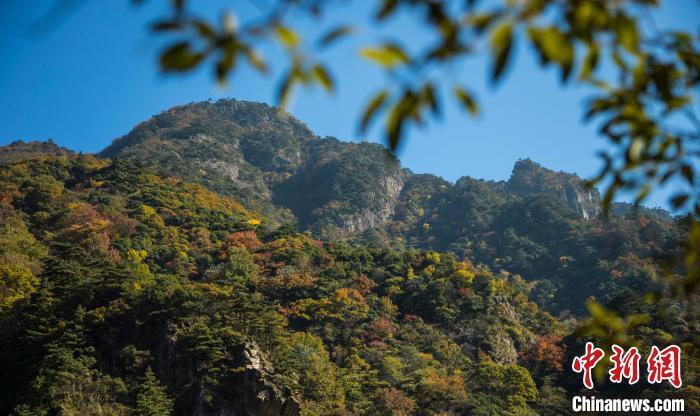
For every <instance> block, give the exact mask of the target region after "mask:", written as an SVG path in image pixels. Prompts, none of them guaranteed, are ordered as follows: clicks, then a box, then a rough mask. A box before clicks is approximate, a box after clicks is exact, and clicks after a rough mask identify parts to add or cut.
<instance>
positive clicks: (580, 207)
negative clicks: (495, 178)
mask: <svg viewBox="0 0 700 416" xmlns="http://www.w3.org/2000/svg"><path fill="white" fill-rule="evenodd" d="M506 186H507V189H508V190H510V191H511V192H513V193H515V194H517V195H519V196H523V197H524V196H530V195H535V194H547V195H551V196H554V197H555V198H557V199H559V200H560V201H561V202H563V203H564V205H566V206H567V207H569V208H570V209H571V210H573V211H574V212H576V214H577V215H579V216H580V217H581V218H583V219H584V220H590V219H592V218H594V217H596V216H597V215H598V213H599V212H600V194H599V193H598V190H596V189H594V188H589V187H588V186H586V183H585V182H584V180H583V179H581V178H580V177H578V176H576V175H574V174H571V173H565V172H555V171H553V170H550V169H546V168H544V167H542V165H540V164H538V163H536V162H533V161H532V160H530V159H522V160H518V161H517V162H516V163H515V166H513V173H512V174H511V177H510V179H509V180H508V182H507V185H506Z"/></svg>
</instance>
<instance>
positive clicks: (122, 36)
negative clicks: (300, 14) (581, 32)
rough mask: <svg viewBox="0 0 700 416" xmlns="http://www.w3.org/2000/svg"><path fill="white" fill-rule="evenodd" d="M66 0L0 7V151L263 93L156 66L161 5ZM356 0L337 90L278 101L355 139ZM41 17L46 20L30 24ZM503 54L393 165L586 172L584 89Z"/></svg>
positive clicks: (358, 95) (362, 23)
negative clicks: (471, 103)
mask: <svg viewBox="0 0 700 416" xmlns="http://www.w3.org/2000/svg"><path fill="white" fill-rule="evenodd" d="M64 1H65V2H66V3H73V4H76V5H77V6H76V7H74V8H73V10H72V12H70V13H68V14H63V13H56V14H54V13H52V12H51V10H52V9H51V6H52V5H53V4H54V3H55V1H54V0H36V1H32V2H26V1H23V2H0V39H2V42H1V43H0V52H1V53H2V54H1V55H0V56H2V63H1V64H0V145H3V144H7V143H10V142H12V141H14V140H18V139H22V140H25V141H26V140H44V139H47V138H52V139H53V140H54V141H56V142H57V143H58V144H60V145H62V146H65V147H68V148H71V149H74V150H81V151H84V152H96V151H99V150H101V149H102V148H104V147H105V146H107V145H108V144H109V143H110V142H111V141H112V140H113V139H114V138H116V137H119V136H121V135H123V134H126V133H127V132H128V131H129V130H130V129H131V128H132V127H133V126H134V125H136V124H137V123H138V122H140V121H143V120H145V119H148V118H149V117H150V116H151V115H154V114H156V113H158V112H160V111H162V110H165V109H167V108H169V107H171V106H174V105H178V104H184V103H188V102H192V101H200V100H205V99H208V98H212V99H217V98H222V97H232V98H237V99H244V100H252V101H262V102H267V103H270V104H272V103H273V101H274V93H275V90H276V87H277V85H276V82H275V80H274V79H272V78H267V77H262V76H259V75H256V74H253V73H251V72H250V71H243V72H240V73H237V74H236V75H235V77H234V78H233V80H232V82H231V83H230V84H229V85H228V86H227V87H225V88H220V87H217V86H216V84H215V83H214V82H213V79H212V77H211V74H210V72H209V71H208V69H210V68H208V67H207V68H205V69H203V70H200V71H197V72H196V73H194V74H190V75H186V76H163V75H162V74H160V73H159V71H158V68H157V65H156V57H157V53H158V51H159V48H160V46H162V45H161V44H160V42H159V41H158V40H156V39H154V38H153V37H152V36H149V32H148V30H147V27H148V23H149V22H152V21H153V20H154V18H156V17H158V16H162V11H163V10H162V4H163V3H164V2H163V1H162V0H151V1H150V2H145V3H146V5H145V6H142V7H135V6H133V5H132V4H131V2H130V1H128V0H110V1H99V0H64ZM234 4H236V5H240V4H243V6H241V7H242V9H241V8H239V9H236V12H237V13H239V15H241V16H243V17H244V18H245V17H246V16H251V15H253V14H255V13H256V9H255V7H254V6H253V4H254V1H251V2H233V1H230V0H229V1H225V0H218V1H215V0H210V1H209V2H207V6H206V9H205V10H201V12H202V14H205V15H210V16H214V15H215V11H218V10H220V8H221V6H222V5H224V6H225V5H234ZM363 4H367V3H366V2H364V1H357V2H355V5H349V6H343V8H342V9H341V13H339V14H338V16H340V17H342V18H343V19H345V20H346V21H351V22H353V23H355V24H356V25H357V26H359V28H360V34H359V36H358V39H357V40H356V41H351V42H348V41H345V42H344V43H341V44H339V45H338V46H337V47H335V48H334V49H333V50H331V52H330V53H328V54H326V55H324V56H325V57H326V59H325V61H326V62H330V63H332V68H333V70H334V71H335V72H334V74H335V78H336V80H337V81H338V91H337V92H336V94H335V95H333V96H332V97H328V96H327V95H325V94H324V93H321V92H319V91H313V90H310V91H303V90H302V91H300V92H299V93H297V94H296V95H295V98H294V100H293V102H292V105H291V107H290V108H289V111H290V112H291V113H292V114H294V115H295V116H296V117H297V118H299V119H300V120H302V121H304V122H305V123H306V124H307V125H308V126H309V127H310V128H311V129H312V130H313V131H314V132H316V133H317V134H319V135H321V136H326V135H328V136H335V137H338V138H339V139H343V140H355V141H357V140H363V139H364V140H369V141H380V140H381V137H380V133H379V131H377V130H375V131H373V132H371V133H370V134H369V135H368V137H360V136H359V135H358V133H357V128H356V126H357V119H358V117H359V114H360V110H361V108H362V106H363V105H364V103H365V102H366V100H367V98H368V97H369V96H370V94H371V93H372V92H373V91H376V90H377V89H378V88H380V87H381V86H382V85H383V84H384V83H385V82H386V80H385V79H384V78H383V77H382V75H381V74H380V73H379V72H378V71H377V70H376V69H374V68H373V67H372V66H371V65H370V64H368V63H366V62H364V61H362V60H360V59H359V58H358V56H357V50H358V48H359V46H360V45H361V44H362V42H363V41H364V42H367V41H368V39H371V34H372V33H373V31H374V28H373V27H372V24H371V21H370V20H369V19H368V16H369V13H370V12H371V10H369V9H367V8H365V7H362V5H363ZM236 7H239V6H236ZM42 16H45V17H46V16H48V17H47V18H46V19H43V20H40V18H41V17H42ZM656 18H657V22H658V23H659V25H660V26H662V27H668V26H681V27H685V28H687V29H693V30H697V24H698V22H699V21H700V19H699V18H700V6H699V3H698V2H697V1H695V0H674V1H671V0H666V1H665V2H664V6H663V8H662V10H661V11H660V12H659V13H658V15H657V17H656ZM37 22H40V23H41V22H43V23H42V24H39V25H38V24H37ZM299 23H300V24H301V25H302V28H303V31H302V34H303V35H305V37H307V38H311V37H312V35H314V34H318V33H319V32H320V29H319V28H318V27H317V25H316V24H315V23H314V22H306V21H303V20H300V21H299ZM37 28H41V30H38V29H37ZM391 32H392V33H393V34H394V36H395V37H396V38H399V39H401V40H402V41H404V42H406V43H408V44H411V43H420V42H422V41H424V40H425V36H426V33H424V32H422V30H421V28H420V27H417V26H415V24H411V21H409V20H408V19H402V18H399V19H398V21H397V22H396V23H395V24H393V25H392V26H391ZM263 52H264V54H265V56H266V57H267V58H268V59H269V60H270V61H271V63H272V67H273V69H275V70H280V69H284V68H283V67H281V62H282V61H281V60H280V56H281V55H280V52H279V51H278V50H275V49H270V50H264V51H263ZM515 53H516V59H515V61H514V62H512V63H515V65H511V67H512V69H513V70H511V71H510V72H509V73H508V74H507V77H506V79H505V82H503V83H502V84H501V85H500V86H498V87H496V88H492V87H490V86H489V83H488V82H487V74H488V71H487V69H488V65H487V63H486V62H484V61H482V60H474V61H470V62H469V63H468V65H466V68H459V69H458V72H457V73H456V74H455V76H456V77H458V78H459V79H461V80H464V81H465V82H466V83H467V85H469V86H471V87H472V88H473V89H474V90H475V91H476V92H477V93H478V96H479V99H480V103H481V106H482V110H483V112H482V115H481V116H479V117H478V118H477V119H476V120H474V119H470V118H468V117H465V116H463V115H462V113H461V112H460V111H459V110H458V109H457V108H454V107H452V108H448V110H447V111H446V114H445V116H444V119H443V120H442V121H441V122H439V123H435V124H431V125H430V126H429V127H427V128H425V129H423V130H412V131H411V132H410V135H409V136H408V140H407V142H406V145H405V146H404V147H403V148H402V149H401V152H400V154H399V156H400V158H401V160H402V162H403V164H404V166H406V167H408V168H410V169H411V170H413V171H414V172H421V173H422V172H428V173H434V174H437V175H440V176H443V177H444V178H446V179H448V180H452V181H454V180H456V179H457V178H459V177H460V176H464V175H469V176H472V177H477V178H485V179H495V180H501V179H507V178H508V177H509V176H510V172H511V169H512V166H513V163H514V162H515V161H516V160H517V159H519V158H525V157H530V158H532V159H533V160H535V161H537V162H540V163H541V164H543V165H544V166H546V167H549V168H552V169H556V170H564V171H569V172H574V173H578V174H579V175H582V176H584V177H590V176H592V175H593V174H595V173H596V172H597V170H598V169H599V168H600V166H601V164H600V160H599V159H598V157H597V156H596V153H597V151H599V150H600V149H602V148H603V146H604V145H605V142H604V140H603V139H602V138H600V137H598V135H597V133H596V128H595V125H594V124H584V123H583V122H582V121H581V114H582V109H583V102H584V99H585V98H586V96H587V93H586V92H585V91H582V90H580V89H577V88H575V87H571V86H569V87H565V86H562V85H561V84H559V82H558V81H557V76H556V74H555V73H553V72H552V71H541V70H540V69H539V68H538V67H537V65H536V62H535V59H534V56H533V54H532V53H531V51H530V50H527V48H526V47H524V46H523V45H521V46H520V47H519V48H516V51H515ZM672 193H673V190H672V189H666V190H665V191H663V192H659V193H656V194H654V195H652V198H651V199H650V200H649V201H648V205H652V206H666V199H667V197H668V195H669V194H672Z"/></svg>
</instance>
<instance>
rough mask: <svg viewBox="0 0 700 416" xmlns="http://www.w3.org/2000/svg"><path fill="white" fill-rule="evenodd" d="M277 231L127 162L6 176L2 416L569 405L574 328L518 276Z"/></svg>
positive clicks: (234, 205)
mask: <svg viewBox="0 0 700 416" xmlns="http://www.w3.org/2000/svg"><path fill="white" fill-rule="evenodd" d="M269 224H271V221H269V220H267V219H266V218H264V217H261V216H260V215H259V214H257V213H255V212H251V211H249V210H247V209H245V208H244V207H243V206H241V205H240V204H239V203H238V202H237V201H236V200H234V199H232V198H231V197H228V196H222V195H219V194H216V193H214V192H212V191H209V190H207V189H205V188H204V187H202V186H201V185H197V184H192V183H188V182H183V181H181V180H179V179H176V178H172V177H160V176H157V175H154V174H152V173H149V172H147V171H143V169H141V168H139V167H137V166H135V165H133V164H132V163H130V162H128V161H126V160H123V159H117V160H115V161H108V160H103V159H97V158H95V157H93V156H89V155H81V156H79V155H67V156H52V157H42V158H40V159H32V160H26V161H23V162H16V163H13V164H9V165H5V166H1V167H0V229H1V230H2V232H0V284H2V290H1V291H0V366H1V367H2V368H3V369H4V371H2V372H0V391H1V392H2V393H1V394H0V413H2V414H8V413H10V412H12V414H16V415H41V414H44V415H46V414H74V415H80V414H93V412H94V410H95V409H96V408H99V409H100V411H101V412H102V414H109V415H124V416H126V415H132V414H139V415H142V414H157V415H166V414H175V415H193V414H195V415H202V416H210V415H211V416H214V415H217V416H223V415H244V414H245V415H250V416H297V415H300V414H301V415H342V414H357V415H378V414H387V415H390V414H407V415H408V414H415V415H420V416H423V415H425V416H427V415H433V414H452V415H457V414H464V413H465V412H466V413H469V412H472V411H474V410H475V409H487V412H488V413H487V414H503V413H504V412H505V413H520V414H532V413H533V412H535V411H538V409H544V408H550V409H563V411H566V409H567V408H568V406H564V407H562V403H566V400H565V392H564V390H563V389H561V388H559V387H556V385H555V384H554V383H555V382H554V380H555V379H558V378H560V377H563V376H564V375H563V373H562V372H561V366H560V364H558V363H557V361H556V360H558V359H563V353H564V347H563V345H564V340H563V336H564V335H565V334H566V328H565V326H564V325H563V324H562V323H560V322H559V321H558V320H557V318H555V317H553V316H551V315H550V314H548V313H546V312H544V311H542V310H541V309H539V308H538V307H537V306H536V305H535V304H534V303H533V302H532V301H530V300H528V293H529V291H530V288H529V287H528V285H526V284H525V283H524V282H523V280H522V279H521V278H519V277H517V276H514V275H511V274H508V273H506V272H501V273H494V272H492V271H491V270H489V269H488V268H487V267H485V266H476V265H474V264H472V263H471V262H469V261H462V260H458V259H456V258H455V257H454V256H453V255H451V254H447V253H436V252H434V251H417V250H398V251H397V250H393V249H385V248H379V247H369V246H362V245H348V244H345V243H342V242H338V241H335V242H322V241H317V240H314V239H312V238H311V237H310V236H309V235H308V234H301V233H298V232H295V231H293V230H290V229H289V228H288V227H287V228H285V227H282V228H268V227H267V225H269ZM538 348H546V350H547V351H549V352H550V353H551V354H550V355H547V356H542V355H541V354H538V353H537V350H538ZM535 380H537V382H536V381H535ZM539 391H541V392H542V398H541V399H540V398H539V393H538V392H539Z"/></svg>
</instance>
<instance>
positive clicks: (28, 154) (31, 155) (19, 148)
mask: <svg viewBox="0 0 700 416" xmlns="http://www.w3.org/2000/svg"><path fill="white" fill-rule="evenodd" d="M72 153H74V152H73V151H72V150H69V149H66V148H65V147H61V146H59V145H57V144H56V143H54V142H53V140H51V139H48V140H46V141H29V142H25V141H22V140H17V141H14V142H12V143H10V144H8V145H7V146H0V165H8V164H12V163H16V162H21V161H24V160H30V159H36V158H40V157H46V156H64V155H69V154H72Z"/></svg>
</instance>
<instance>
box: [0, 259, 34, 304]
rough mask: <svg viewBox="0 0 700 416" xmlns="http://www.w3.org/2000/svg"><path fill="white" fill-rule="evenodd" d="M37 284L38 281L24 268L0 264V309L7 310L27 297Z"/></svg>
mask: <svg viewBox="0 0 700 416" xmlns="http://www.w3.org/2000/svg"><path fill="white" fill-rule="evenodd" d="M38 284H39V279H37V278H36V276H34V274H33V273H32V272H31V271H30V270H29V269H28V268H27V267H24V266H20V265H17V264H0V309H3V308H9V307H11V306H12V305H13V304H14V303H15V302H17V301H19V300H21V299H24V298H27V297H29V295H31V294H32V293H33V292H34V291H35V290H36V287H37V285H38Z"/></svg>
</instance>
